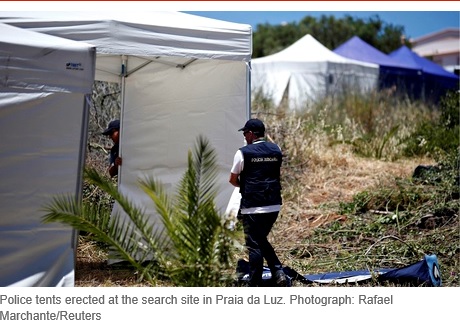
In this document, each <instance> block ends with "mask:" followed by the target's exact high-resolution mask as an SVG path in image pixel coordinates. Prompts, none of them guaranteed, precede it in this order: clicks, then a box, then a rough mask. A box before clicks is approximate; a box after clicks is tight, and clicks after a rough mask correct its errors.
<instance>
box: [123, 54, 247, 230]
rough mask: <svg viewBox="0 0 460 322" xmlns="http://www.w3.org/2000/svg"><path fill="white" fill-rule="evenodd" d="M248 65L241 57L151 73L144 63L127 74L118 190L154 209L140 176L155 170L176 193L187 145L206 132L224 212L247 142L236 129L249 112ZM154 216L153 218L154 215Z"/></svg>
mask: <svg viewBox="0 0 460 322" xmlns="http://www.w3.org/2000/svg"><path fill="white" fill-rule="evenodd" d="M246 68H247V66H246V64H245V63H242V62H232V61H218V60H202V61H199V62H196V63H195V64H192V65H190V66H188V67H186V68H184V69H174V70H164V71H163V72H160V73H158V72H157V73H151V70H149V69H147V68H146V69H144V70H142V71H140V72H139V73H136V74H133V75H132V76H131V77H128V78H127V81H126V93H125V104H126V108H125V110H124V114H123V115H122V119H123V122H122V123H123V125H122V135H121V142H120V147H121V155H122V157H123V166H122V167H120V178H119V182H120V191H121V192H122V193H124V194H125V195H127V196H129V197H130V198H131V199H132V200H133V201H134V202H135V204H137V205H138V206H141V207H143V208H144V210H145V211H146V212H147V213H148V214H154V213H155V210H154V206H153V202H152V201H151V200H150V199H149V198H148V196H147V195H146V194H145V192H143V191H142V190H141V189H140V188H139V179H142V178H146V177H148V176H152V177H154V178H155V179H157V180H159V181H161V182H162V183H163V185H164V187H165V188H166V189H167V191H168V192H169V193H171V194H174V193H175V192H176V188H177V183H178V182H179V180H180V179H181V178H182V176H183V174H184V173H185V170H186V162H185V161H186V160H187V154H188V151H189V150H193V148H194V146H195V144H196V139H197V138H198V136H199V135H202V136H205V137H206V138H208V139H209V140H210V143H211V145H212V147H213V148H214V149H215V150H216V153H217V157H218V159H217V162H218V167H219V175H218V177H217V180H218V182H217V187H218V188H219V194H218V196H217V199H216V203H217V205H218V207H219V209H220V211H222V212H224V211H225V208H226V206H227V204H228V202H229V200H230V196H231V194H232V191H233V187H232V186H231V185H230V184H229V183H228V177H229V174H230V167H231V162H232V160H233V155H234V153H235V151H236V150H238V148H239V147H241V146H242V144H243V137H242V136H241V133H240V132H238V129H239V128H240V127H241V126H242V125H241V124H242V116H244V115H246V102H247V97H248V92H247V91H248V88H247V85H246V84H247V83H248V81H247V73H246ZM171 73H173V74H172V75H171ZM213 75H221V77H217V78H215V77H214V76H213ZM197 80H200V81H197ZM229 80H231V81H230V82H229ZM243 124H244V123H243ZM114 211H115V212H116V211H118V209H117V208H115V209H114ZM151 218H152V221H155V216H151Z"/></svg>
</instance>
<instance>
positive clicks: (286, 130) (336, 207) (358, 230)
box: [75, 97, 460, 287]
mask: <svg viewBox="0 0 460 322" xmlns="http://www.w3.org/2000/svg"><path fill="white" fill-rule="evenodd" d="M357 102H358V103H357ZM338 103H340V104H338ZM353 106H356V108H355V109H354V108H353ZM457 109H458V107H457ZM253 112H254V116H257V117H259V118H261V119H263V120H264V121H265V123H266V125H267V128H268V133H267V134H268V136H267V137H268V139H272V140H273V141H274V142H276V143H278V144H279V145H280V146H281V148H282V150H283V152H284V153H285V160H284V164H283V169H282V175H283V187H284V190H283V198H284V199H283V200H284V204H283V207H282V211H281V212H280V217H279V219H278V221H277V222H276V224H275V226H274V229H273V231H272V233H271V235H270V240H271V242H272V244H273V246H274V247H275V249H276V251H277V253H278V254H279V256H280V259H281V261H282V262H283V264H284V265H286V266H289V267H291V268H293V269H295V270H296V271H297V272H299V273H300V274H316V273H324V272H332V271H344V270H362V269H374V268H375V269H377V268H399V267H404V266H407V265H410V264H412V263H415V262H417V261H419V260H420V259H422V258H423V255H424V254H436V255H437V256H438V260H439V264H440V268H441V274H442V282H443V286H447V287H457V286H460V278H459V270H460V269H459V267H460V243H459V237H460V233H459V220H458V212H459V209H460V206H459V198H458V184H457V186H456V187H455V186H454V187H451V186H448V185H447V183H448V181H450V180H444V179H445V178H444V179H441V183H439V182H436V183H433V182H426V181H423V182H420V181H418V182H416V181H414V180H413V178H412V174H413V173H414V169H415V168H416V167H417V166H418V165H434V164H436V163H437V162H438V160H437V158H436V155H434V154H428V153H425V154H423V155H421V156H414V155H413V156H411V157H407V156H405V153H404V151H405V150H404V149H405V147H406V145H405V144H404V142H406V141H407V139H408V138H410V136H411V133H414V132H416V130H417V128H416V127H417V124H418V123H419V122H420V121H421V120H433V122H434V121H435V120H436V117H437V116H436V111H433V110H432V109H429V108H426V107H425V106H422V105H419V104H416V103H410V102H407V101H403V102H400V103H398V104H394V100H393V99H392V100H388V101H387V100H385V99H382V98H381V97H374V98H366V99H365V100H363V101H357V100H356V98H353V99H350V100H349V101H346V100H345V101H340V102H328V101H325V102H323V103H322V104H319V105H318V106H317V108H316V109H315V110H313V111H311V112H308V113H306V112H303V113H299V112H298V111H294V112H293V111H286V110H283V109H282V108H279V109H273V108H272V107H270V106H269V103H268V101H267V100H261V101H259V102H253ZM369 115H372V116H371V117H370V116H369ZM457 146H458V143H457ZM88 160H89V162H94V160H98V159H97V157H94V156H91V155H90V157H89V158H88ZM229 162H230V161H229ZM229 167H230V165H229ZM454 170H455V169H454ZM455 173H457V174H458V168H457V169H456V172H454V175H455ZM90 190H91V189H89V188H88V191H90ZM88 195H90V196H91V198H93V200H94V195H95V194H94V191H91V194H88ZM98 200H100V201H99V202H101V203H107V200H104V198H99V199H98ZM239 242H240V243H242V242H243V241H242V240H239ZM240 258H246V252H245V250H244V248H243V247H241V245H240V247H239V248H238V249H237V251H236V254H235V258H234V265H235V267H233V268H232V269H233V271H234V270H235V269H236V263H237V261H238V259H240ZM106 259H107V254H106V251H105V248H104V245H101V244H97V243H95V242H94V241H92V240H91V238H90V237H89V236H84V235H82V236H80V243H79V247H78V249H77V264H76V279H75V285H76V286H81V287H85V286H171V284H170V283H169V282H168V281H162V280H160V279H158V280H156V281H155V283H154V284H150V283H146V282H143V281H140V280H139V279H138V278H137V277H138V276H137V274H136V272H135V271H133V270H129V269H125V270H123V269H121V270H120V269H118V270H115V269H112V268H110V267H108V266H107V265H106V264H105V261H106ZM366 285H368V286H386V285H380V284H379V283H377V282H376V281H371V282H370V283H368V284H366ZM294 286H298V287H301V286H305V285H304V284H300V283H296V284H294ZM310 286H316V285H310ZM350 286H353V285H350ZM396 286H398V285H396Z"/></svg>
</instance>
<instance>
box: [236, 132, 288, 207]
mask: <svg viewBox="0 0 460 322" xmlns="http://www.w3.org/2000/svg"><path fill="white" fill-rule="evenodd" d="M260 142H263V141H257V142H253V143H252V144H257V143H260ZM243 168H244V158H243V153H242V152H241V150H238V151H236V153H235V156H234V157H233V165H232V169H231V170H230V171H231V173H234V174H240V173H241V172H242V171H243ZM280 210H281V205H271V206H263V207H252V208H244V209H241V213H242V214H265V213H269V212H275V211H280Z"/></svg>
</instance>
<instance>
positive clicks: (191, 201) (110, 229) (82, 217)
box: [44, 136, 238, 286]
mask: <svg viewBox="0 0 460 322" xmlns="http://www.w3.org/2000/svg"><path fill="white" fill-rule="evenodd" d="M216 159H217V157H216V153H215V151H214V150H213V149H212V148H211V146H210V144H209V141H208V140H207V139H206V138H204V137H202V136H199V137H198V140H197V144H196V145H195V149H194V151H193V152H191V151H189V153H188V167H187V170H186V171H185V173H184V175H183V177H182V179H181V181H180V183H179V185H178V187H177V190H176V194H175V195H168V194H167V193H166V190H165V189H164V187H163V186H162V184H161V182H159V181H158V180H155V179H154V178H152V177H147V178H145V179H143V180H140V186H141V188H142V189H143V190H144V191H145V193H146V194H147V195H148V196H149V197H150V198H151V199H152V201H153V202H154V204H155V210H156V212H157V213H158V215H159V217H160V218H161V221H162V224H163V225H162V227H158V225H154V224H151V223H150V222H149V220H148V216H146V215H145V214H144V213H143V212H142V211H141V210H140V209H138V208H137V207H135V206H134V205H133V204H132V203H131V202H130V201H129V200H128V199H127V198H126V197H125V196H123V195H122V194H120V193H119V191H118V189H117V187H116V186H115V185H114V184H113V183H112V182H111V181H110V180H109V179H107V178H105V177H103V176H101V175H100V174H99V173H98V172H97V171H96V170H94V169H85V172H84V174H85V180H87V181H88V182H89V183H91V184H93V185H95V186H97V187H98V188H100V189H101V190H103V191H105V192H106V193H107V194H109V195H110V196H111V197H112V198H113V199H114V201H115V202H117V203H118V205H119V206H120V208H121V209H122V210H123V212H124V213H126V215H127V217H125V216H122V215H121V214H110V213H109V212H108V211H102V210H101V209H99V208H98V206H97V205H94V204H90V203H85V202H84V203H83V205H81V204H80V203H78V202H77V201H76V200H75V199H72V198H71V197H65V196H57V197H55V198H54V200H53V202H52V203H50V204H49V205H48V206H47V207H46V208H45V211H46V212H47V214H46V215H45V216H44V221H45V222H61V223H64V224H67V225H70V226H72V227H73V228H75V229H78V230H82V231H86V232H89V233H91V234H92V235H93V236H94V237H95V238H96V239H98V240H100V241H101V242H103V243H105V244H107V245H108V246H109V248H111V249H113V250H115V251H116V253H117V257H118V258H120V259H123V260H126V261H129V262H130V263H131V264H132V265H133V266H134V267H135V268H136V269H137V270H138V271H139V272H140V276H141V277H142V278H145V279H147V280H149V281H152V282H153V279H154V278H155V277H158V276H163V277H167V278H169V279H170V280H171V281H172V282H173V283H174V285H177V286H216V285H225V284H226V283H228V281H229V278H230V275H225V274H223V271H224V270H226V269H227V268H228V267H229V265H230V260H231V258H232V250H233V245H234V240H235V238H236V234H237V233H238V232H236V231H230V230H229V229H227V223H226V222H225V221H224V220H223V218H222V216H221V215H220V214H219V212H218V210H217V207H216V205H215V197H216V195H217V189H216V187H215V180H216V178H217V173H218V172H217V165H216ZM128 218H129V219H128ZM150 259H154V263H155V264H149V265H147V266H145V265H142V263H143V262H144V261H147V260H150Z"/></svg>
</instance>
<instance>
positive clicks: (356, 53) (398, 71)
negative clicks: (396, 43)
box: [334, 36, 421, 97]
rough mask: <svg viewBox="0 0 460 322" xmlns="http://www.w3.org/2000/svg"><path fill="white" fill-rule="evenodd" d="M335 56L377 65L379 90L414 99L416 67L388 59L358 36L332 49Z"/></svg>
mask: <svg viewBox="0 0 460 322" xmlns="http://www.w3.org/2000/svg"><path fill="white" fill-rule="evenodd" d="M334 52H335V53H336V54H339V55H341V56H343V57H347V58H351V59H355V60H359V61H364V62H368V63H374V64H377V65H379V67H380V71H379V88H380V89H385V88H387V89H393V90H397V91H398V92H399V93H401V94H404V95H407V96H409V97H414V92H419V91H420V89H419V88H418V87H419V85H418V84H419V81H420V77H421V72H420V69H419V68H418V66H417V65H415V64H413V63H410V62H407V61H405V60H401V59H399V58H398V57H390V56H389V55H387V54H385V53H383V52H381V51H380V50H378V49H377V48H375V47H373V46H371V45H370V44H368V43H367V42H365V41H364V40H362V39H361V38H359V37H358V36H354V37H352V38H350V39H349V40H347V41H346V42H344V43H343V44H342V45H340V46H338V47H337V48H336V49H334Z"/></svg>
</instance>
